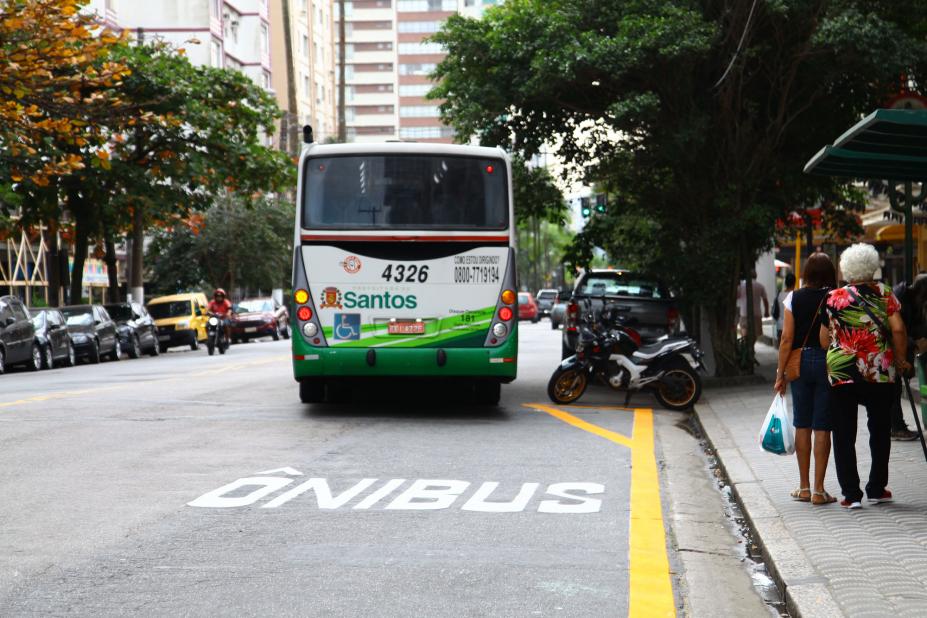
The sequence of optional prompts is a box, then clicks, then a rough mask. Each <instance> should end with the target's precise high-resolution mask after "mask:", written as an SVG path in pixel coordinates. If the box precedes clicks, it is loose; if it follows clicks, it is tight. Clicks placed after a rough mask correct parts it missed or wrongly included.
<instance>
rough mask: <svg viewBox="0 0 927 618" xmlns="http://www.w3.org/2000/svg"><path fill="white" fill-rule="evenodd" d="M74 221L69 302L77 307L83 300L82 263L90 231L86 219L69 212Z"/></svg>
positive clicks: (85, 258)
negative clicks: (72, 215)
mask: <svg viewBox="0 0 927 618" xmlns="http://www.w3.org/2000/svg"><path fill="white" fill-rule="evenodd" d="M71 212H72V213H73V214H74V218H75V219H76V222H75V223H76V224H75V226H74V267H73V268H72V269H71V298H70V302H71V304H74V305H79V304H80V303H81V302H82V300H83V291H84V262H85V261H86V260H87V247H88V246H89V245H90V229H89V226H88V225H87V221H86V220H85V219H86V217H85V216H82V215H80V214H78V213H77V212H74V210H73V208H72V211H71Z"/></svg>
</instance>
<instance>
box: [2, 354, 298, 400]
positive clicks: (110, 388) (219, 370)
mask: <svg viewBox="0 0 927 618" xmlns="http://www.w3.org/2000/svg"><path fill="white" fill-rule="evenodd" d="M290 358H291V356H290V355H289V354H287V355H281V356H272V357H270V358H262V359H260V360H255V361H249V362H246V363H238V364H235V365H222V366H220V367H216V368H214V369H207V370H205V371H200V372H197V373H185V374H181V375H173V376H170V377H166V378H156V379H154V380H139V381H137V382H126V383H124V384H116V385H113V386H101V387H99V388H86V389H82V390H78V391H60V392H57V393H47V394H45V395H34V396H32V397H25V398H23V399H17V400H15V401H0V408H12V407H13V406H22V405H28V404H32V403H41V402H43V401H48V400H50V399H70V398H73V397H80V396H81V395H91V394H96V393H102V392H106V391H114V390H120V389H124V388H130V387H138V386H141V385H144V384H157V383H159V382H172V381H174V380H189V379H190V378H193V377H205V376H210V375H215V374H219V373H225V372H227V371H235V370H238V369H246V368H249V367H256V366H258V365H266V364H268V363H273V362H277V361H281V360H289V359H290Z"/></svg>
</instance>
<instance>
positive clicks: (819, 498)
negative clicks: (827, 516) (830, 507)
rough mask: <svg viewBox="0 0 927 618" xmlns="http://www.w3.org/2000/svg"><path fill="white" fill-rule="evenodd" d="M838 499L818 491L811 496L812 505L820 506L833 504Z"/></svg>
mask: <svg viewBox="0 0 927 618" xmlns="http://www.w3.org/2000/svg"><path fill="white" fill-rule="evenodd" d="M836 501H837V499H836V498H835V497H833V496H832V495H830V494H829V493H827V492H826V491H816V492H814V493H813V494H812V495H811V504H814V505H815V506H820V505H822V504H833V503H834V502H836Z"/></svg>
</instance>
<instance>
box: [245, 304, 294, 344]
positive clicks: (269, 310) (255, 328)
mask: <svg viewBox="0 0 927 618" xmlns="http://www.w3.org/2000/svg"><path fill="white" fill-rule="evenodd" d="M267 336H270V337H273V338H274V341H277V340H278V339H280V337H283V338H284V339H289V338H290V314H289V312H288V311H287V309H286V307H285V306H284V305H282V304H280V303H278V302H277V301H276V300H275V299H273V298H270V297H267V298H249V299H246V300H243V301H241V302H240V303H238V304H237V305H234V306H233V307H232V343H238V342H239V341H247V340H248V339H251V338H253V337H267Z"/></svg>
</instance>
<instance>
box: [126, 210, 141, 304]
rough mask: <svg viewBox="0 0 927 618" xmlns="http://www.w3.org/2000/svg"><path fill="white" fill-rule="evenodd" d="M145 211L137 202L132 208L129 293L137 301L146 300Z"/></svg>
mask: <svg viewBox="0 0 927 618" xmlns="http://www.w3.org/2000/svg"><path fill="white" fill-rule="evenodd" d="M144 251H145V213H144V211H143V210H142V205H141V204H140V203H138V202H136V203H135V204H134V206H133V209H132V256H131V259H130V260H129V266H130V267H131V270H130V271H129V286H128V287H129V294H131V295H132V300H133V301H134V302H137V303H144V302H145V288H144V280H143V279H144V277H143V275H144V262H143V260H144V257H143V256H144Z"/></svg>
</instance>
